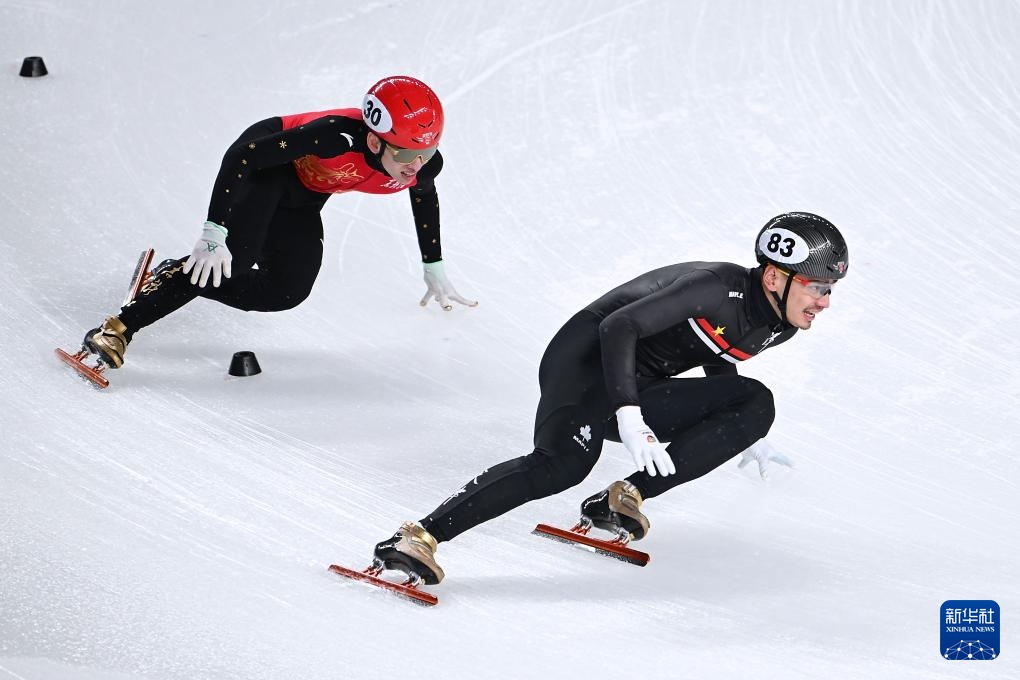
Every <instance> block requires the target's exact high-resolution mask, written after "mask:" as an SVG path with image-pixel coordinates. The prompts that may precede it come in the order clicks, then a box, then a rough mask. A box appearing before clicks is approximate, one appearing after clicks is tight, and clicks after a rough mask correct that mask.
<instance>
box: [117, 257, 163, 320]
mask: <svg viewBox="0 0 1020 680" xmlns="http://www.w3.org/2000/svg"><path fill="white" fill-rule="evenodd" d="M155 256H156V251H155V250H153V249H152V248H147V249H146V250H143V251H142V254H141V255H139V256H138V263H137V264H135V272H134V274H132V275H131V287H130V288H128V292H127V295H126V296H125V297H124V302H122V303H121V305H120V306H121V307H123V306H124V305H126V304H127V303H129V302H131V301H132V300H134V299H135V298H136V297H138V293H140V292H141V291H142V288H144V287H145V284H146V283H148V282H149V278H150V276H151V275H150V274H149V266H150V265H151V264H152V258H153V257H155Z"/></svg>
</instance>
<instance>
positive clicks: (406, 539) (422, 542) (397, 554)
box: [374, 522, 443, 585]
mask: <svg viewBox="0 0 1020 680" xmlns="http://www.w3.org/2000/svg"><path fill="white" fill-rule="evenodd" d="M438 545H439V544H438V543H437V542H436V539H434V538H433V537H432V534H430V533H429V532H427V531H425V529H423V528H422V527H421V526H420V525H418V524H416V523H414V522H405V523H404V524H402V525H401V526H400V529H399V530H398V531H397V533H395V534H393V536H392V537H390V538H388V539H386V540H385V541H383V542H382V543H379V544H377V545H376V546H375V552H374V554H375V564H376V566H380V565H381V566H382V568H384V569H397V570H399V571H402V572H404V573H405V574H407V575H408V576H410V577H411V580H412V581H415V580H417V579H415V576H417V577H418V579H420V580H421V581H423V582H425V583H426V584H427V585H435V584H436V583H439V582H440V581H442V580H443V570H442V569H441V568H440V566H439V565H438V564H436V559H435V553H436V549H437V548H438Z"/></svg>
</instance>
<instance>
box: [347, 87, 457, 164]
mask: <svg viewBox="0 0 1020 680" xmlns="http://www.w3.org/2000/svg"><path fill="white" fill-rule="evenodd" d="M361 113H362V115H363V116H364V118H365V124H366V125H368V127H369V129H370V130H372V132H374V133H376V134H377V135H379V136H380V137H381V138H382V139H383V140H384V141H386V142H389V143H390V144H392V145H393V146H397V147H400V148H402V149H427V148H432V147H435V146H437V145H438V144H439V139H440V137H442V136H443V119H444V117H443V105H442V104H441V103H440V101H439V97H437V96H436V93H435V92H433V91H432V88H431V87H429V86H428V85H426V84H425V83H423V82H421V81H420V80H418V79H417V78H412V77H410V76H390V77H388V78H383V79H382V80H380V81H379V82H378V83H376V84H375V85H373V86H372V87H371V88H369V90H368V92H367V93H366V94H365V99H364V101H362V104H361Z"/></svg>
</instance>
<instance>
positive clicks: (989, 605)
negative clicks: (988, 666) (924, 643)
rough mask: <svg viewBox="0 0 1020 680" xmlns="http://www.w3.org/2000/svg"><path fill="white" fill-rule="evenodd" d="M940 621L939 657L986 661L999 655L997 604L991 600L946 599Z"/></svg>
mask: <svg viewBox="0 0 1020 680" xmlns="http://www.w3.org/2000/svg"><path fill="white" fill-rule="evenodd" d="M939 621H940V622H941V626H942V636H941V642H942V649H940V650H939V651H940V653H941V654H942V658H944V659H949V660H950V661H989V660H991V659H994V658H996V657H997V656H999V627H1000V624H999V605H998V603H996V602H995V601H994V600H946V601H945V602H943V603H942V609H941V610H940V611H939Z"/></svg>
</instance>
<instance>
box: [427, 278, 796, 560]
mask: <svg viewBox="0 0 1020 680" xmlns="http://www.w3.org/2000/svg"><path fill="white" fill-rule="evenodd" d="M761 275H762V270H761V269H760V268H758V269H745V268H743V267H740V266H738V265H735V264H729V263H718V262H716V263H710V262H686V263H681V264H675V265H671V266H668V267H663V268H661V269H656V270H653V271H650V272H648V273H646V274H643V275H642V276H639V277H638V278H636V279H634V280H633V281H630V282H628V283H625V284H623V285H622V286H619V287H618V288H615V289H613V290H611V291H610V292H608V293H606V294H605V295H604V296H602V297H601V298H599V299H598V300H596V301H595V302H593V303H591V304H590V305H588V306H587V307H585V308H584V309H583V310H581V311H580V312H578V313H577V314H575V315H574V316H573V317H572V318H571V319H570V320H569V321H567V323H566V324H565V325H564V326H563V327H562V328H561V329H560V330H559V332H557V333H556V335H555V337H553V339H552V341H551V342H550V343H549V346H548V348H547V349H546V351H545V354H544V355H543V357H542V362H541V364H540V366H539V369H538V381H539V385H540V387H541V390H542V393H541V397H540V399H539V402H538V413H537V414H536V416H535V449H534V451H532V453H530V454H528V455H526V456H522V457H520V458H515V459H513V460H509V461H506V462H503V463H500V464H499V465H496V466H494V467H491V468H489V469H487V470H485V471H484V472H482V473H481V474H480V475H478V476H477V477H475V478H474V479H473V480H471V481H470V482H468V483H467V484H466V485H464V486H463V487H462V488H461V489H459V490H458V491H457V492H455V493H454V494H453V495H452V496H450V497H449V498H448V499H446V500H445V501H444V502H443V503H442V504H441V505H440V506H439V507H438V508H436V509H435V510H434V511H433V512H432V513H431V514H430V515H428V517H426V518H425V519H423V520H422V521H421V524H422V526H423V527H424V528H425V529H426V530H427V531H429V533H431V534H432V535H433V536H435V538H436V540H438V541H448V540H450V539H451V538H454V537H455V536H457V535H458V534H460V533H462V532H463V531H466V530H467V529H470V528H471V527H473V526H476V525H478V524H481V523H482V522H485V521H488V520H490V519H492V518H493V517H497V516H499V515H501V514H503V513H504V512H507V511H508V510H511V509H513V508H515V507H517V506H519V505H522V504H524V503H526V502H528V501H532V500H536V499H539V498H544V497H546V496H550V495H552V494H555V493H559V492H560V491H563V490H565V489H568V488H570V487H572V486H574V485H576V484H579V483H580V482H581V481H582V480H584V478H585V477H587V476H588V473H589V472H591V469H592V467H594V465H595V463H596V461H597V460H598V458H599V454H600V453H601V452H602V442H603V440H605V439H609V440H611V441H616V442H618V441H620V437H619V432H618V430H617V425H616V418H615V417H614V414H615V411H616V409H617V408H619V407H621V406H628V405H640V407H641V410H642V414H643V415H644V418H645V422H646V423H647V425H648V426H649V427H650V428H651V429H652V431H653V432H655V433H656V435H657V436H658V437H659V439H661V440H662V441H664V442H670V443H669V445H668V446H667V449H666V450H667V451H668V452H669V455H670V457H671V458H672V459H673V463H674V464H675V465H676V470H677V471H676V474H674V475H670V476H668V477H663V476H656V477H651V476H649V475H648V474H647V473H646V472H644V471H639V472H636V473H634V474H633V475H631V476H630V477H628V478H627V480H628V481H630V482H631V483H633V484H634V485H635V486H636V487H637V488H638V489H639V490H640V492H641V495H642V497H643V498H645V499H648V498H653V497H655V496H657V495H659V494H661V493H663V492H664V491H667V490H668V489H670V488H672V487H674V486H677V485H679V484H683V483H684V482H689V481H691V480H692V479H696V478H698V477H701V476H702V475H704V474H706V473H708V472H710V471H712V470H714V469H715V468H717V467H718V466H720V465H722V464H723V463H724V462H726V461H727V460H729V459H730V458H732V457H733V456H735V455H736V454H738V453H740V452H741V451H743V450H744V449H746V448H747V447H748V446H750V445H751V444H753V443H754V442H756V441H757V440H758V439H761V438H762V437H764V436H765V435H766V434H767V433H768V431H769V428H770V427H771V426H772V422H773V420H774V419H775V407H774V404H773V401H772V393H771V392H770V391H769V390H768V388H767V387H765V386H764V385H763V384H761V383H760V382H758V381H757V380H753V379H751V378H745V377H742V376H739V375H737V371H736V363H738V362H740V361H742V360H745V359H748V358H750V357H752V356H754V355H756V354H758V353H759V352H761V351H763V350H764V349H766V348H768V347H773V346H775V345H778V344H780V343H782V342H785V341H786V340H788V339H790V338H791V337H792V336H793V334H794V333H795V332H796V328H794V327H792V326H790V325H789V324H786V323H784V322H782V321H781V320H780V318H779V317H778V315H777V314H776V312H775V311H774V310H773V309H772V307H771V306H770V304H769V302H768V299H767V298H766V297H765V291H764V290H763V288H762V284H761ZM695 367H703V368H704V371H705V374H706V376H705V377H688V378H673V377H672V376H675V375H677V374H680V373H683V372H685V371H687V370H689V369H692V368H695Z"/></svg>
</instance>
